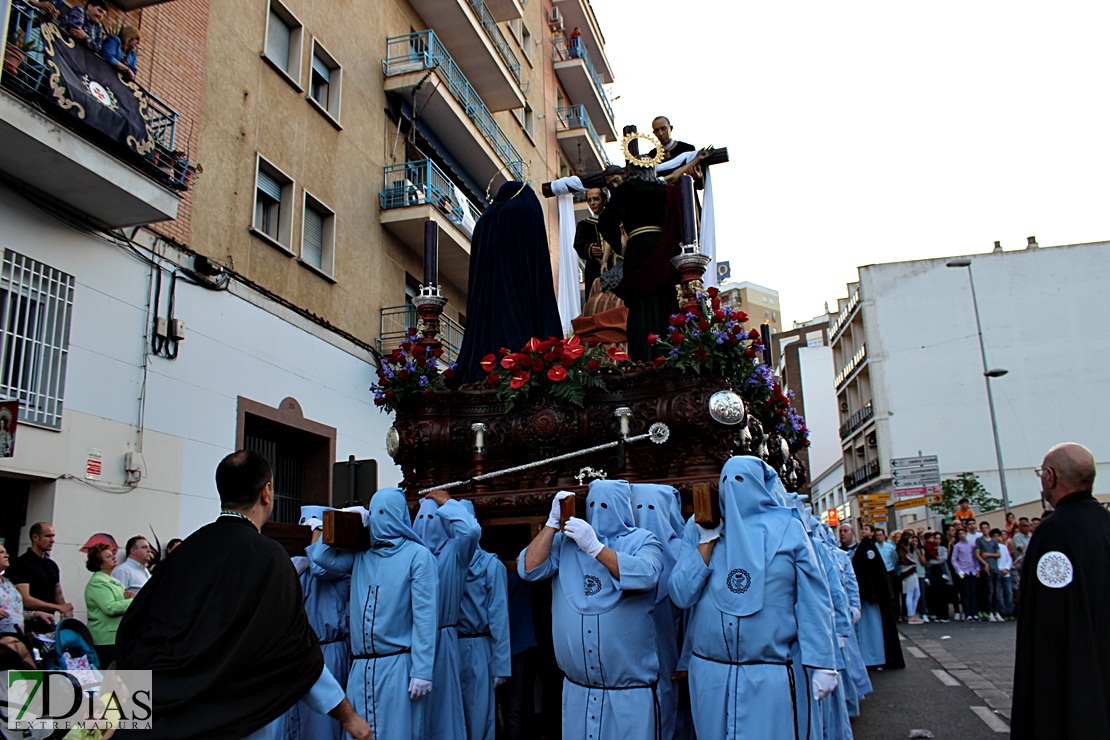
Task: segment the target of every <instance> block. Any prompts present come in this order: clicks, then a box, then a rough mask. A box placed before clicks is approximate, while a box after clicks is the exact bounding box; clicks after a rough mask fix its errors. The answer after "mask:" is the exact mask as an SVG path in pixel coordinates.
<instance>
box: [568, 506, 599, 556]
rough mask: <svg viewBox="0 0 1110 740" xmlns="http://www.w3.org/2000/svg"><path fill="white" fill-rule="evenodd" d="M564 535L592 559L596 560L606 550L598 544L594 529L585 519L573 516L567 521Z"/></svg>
mask: <svg viewBox="0 0 1110 740" xmlns="http://www.w3.org/2000/svg"><path fill="white" fill-rule="evenodd" d="M563 534H565V535H566V536H567V537H569V538H570V539H572V540H573V541H574V543H575V544H577V545H578V549H579V550H581V551H582V552H584V553H586V554H587V555H589V556H590V557H591V558H596V557H597V555H598V553H600V552H601V551H602V550H603V549H604V548H605V545H603V544H601V543H600V542H598V539H597V534H596V533H595V532H594V528H593V527H591V526H590V523H589V522H587V521H586V520H585V519H579V518H578V517H576V516H572V517H571V518H570V519H568V520H567V525H566V527H565V528H564V529H563Z"/></svg>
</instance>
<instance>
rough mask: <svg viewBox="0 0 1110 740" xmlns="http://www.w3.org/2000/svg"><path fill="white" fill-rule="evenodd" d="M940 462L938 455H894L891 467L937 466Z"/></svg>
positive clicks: (891, 459)
mask: <svg viewBox="0 0 1110 740" xmlns="http://www.w3.org/2000/svg"><path fill="white" fill-rule="evenodd" d="M937 464H938V461H937V456H936V455H924V456H922V457H892V458H890V467H891V468H892V469H893V468H911V467H925V466H930V465H931V466H934V467H935V466H936V465H937Z"/></svg>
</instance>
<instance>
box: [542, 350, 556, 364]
mask: <svg viewBox="0 0 1110 740" xmlns="http://www.w3.org/2000/svg"><path fill="white" fill-rule="evenodd" d="M554 359H555V353H554V352H544V353H543V361H544V362H551V361H552V360H554Z"/></svg>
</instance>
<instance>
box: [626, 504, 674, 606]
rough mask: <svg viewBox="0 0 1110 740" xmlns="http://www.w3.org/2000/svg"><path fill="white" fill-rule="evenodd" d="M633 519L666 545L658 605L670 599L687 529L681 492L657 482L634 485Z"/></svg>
mask: <svg viewBox="0 0 1110 740" xmlns="http://www.w3.org/2000/svg"><path fill="white" fill-rule="evenodd" d="M632 516H633V517H634V518H635V520H636V526H637V527H639V528H641V529H646V530H647V531H649V532H651V533H652V534H653V535H655V537H656V538H657V539H658V540H659V541H660V542H661V543H663V572H662V573H661V574H660V575H659V588H658V589H657V590H656V596H655V601H656V603H659V602H660V601H662V600H663V599H665V598H667V583H668V582H669V581H670V579H671V570H672V569H673V568H674V564H675V562H677V558H678V552H679V546H680V544H681V542H682V530H683V527H684V526H685V522H683V521H682V504H681V501H680V499H679V495H678V491H677V490H675V489H674V487H672V486H664V485H660V484H657V483H633V484H632Z"/></svg>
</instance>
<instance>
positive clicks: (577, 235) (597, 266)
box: [574, 188, 609, 302]
mask: <svg viewBox="0 0 1110 740" xmlns="http://www.w3.org/2000/svg"><path fill="white" fill-rule="evenodd" d="M607 200H609V199H608V197H607V196H606V195H605V190H604V189H603V188H590V189H589V190H587V191H586V203H587V204H588V205H589V206H590V214H591V215H590V216H589V217H588V218H584V219H582V220H581V221H579V222H578V226H577V228H575V230H574V251H575V252H577V253H578V256H579V257H581V258H582V259H583V260H584V261H585V263H586V266H585V267H583V268H582V284H583V285H584V286H585V287H586V300H589V298H590V290H591V289H592V288H593V284H594V280H597V279H598V278H599V277H601V254H602V247H601V245H602V241H603V240H602V238H601V232H600V231H598V229H597V217H598V215H600V214H601V211H602V209H603V208H605V203H606V201H607ZM583 302H585V301H583Z"/></svg>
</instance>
